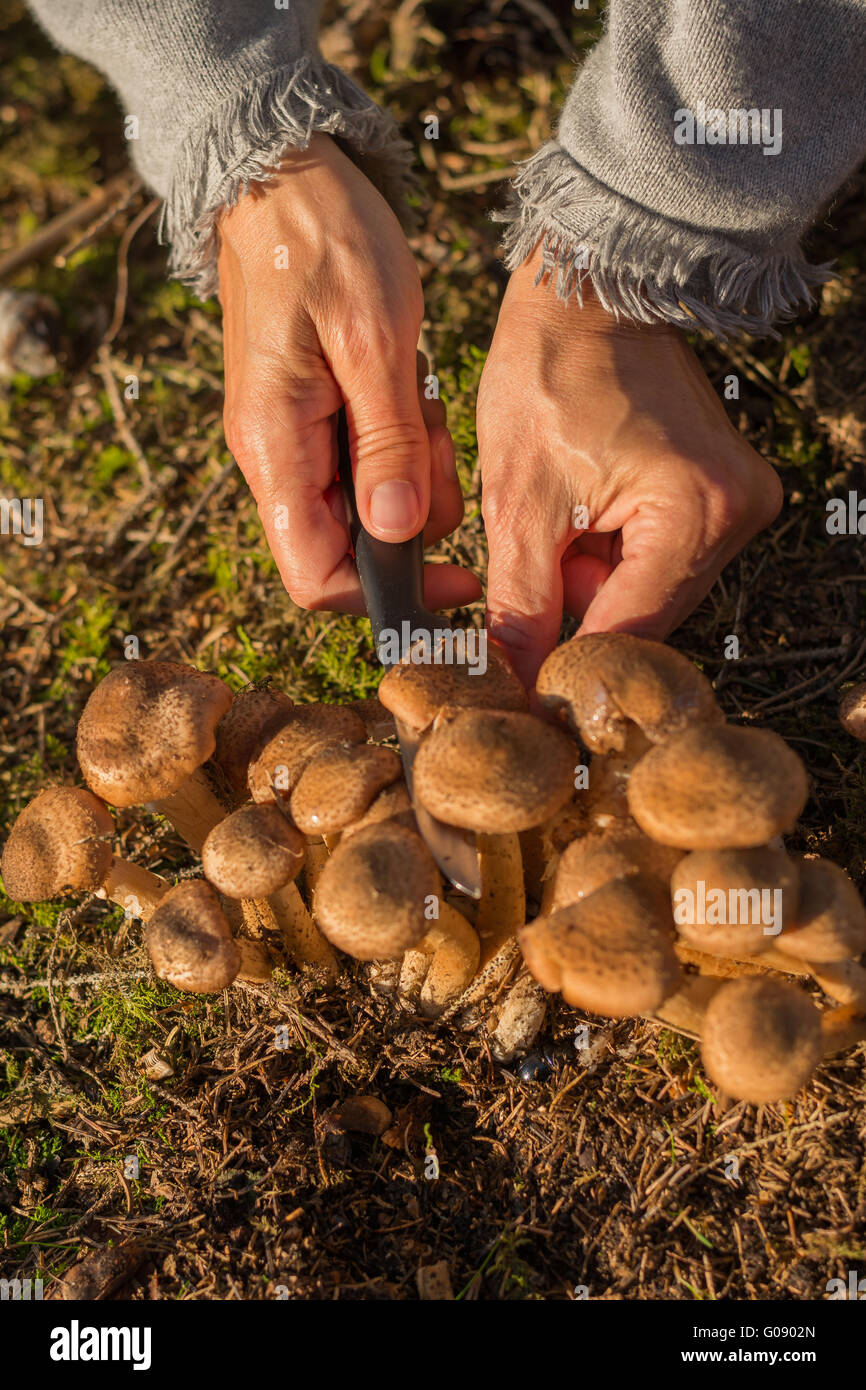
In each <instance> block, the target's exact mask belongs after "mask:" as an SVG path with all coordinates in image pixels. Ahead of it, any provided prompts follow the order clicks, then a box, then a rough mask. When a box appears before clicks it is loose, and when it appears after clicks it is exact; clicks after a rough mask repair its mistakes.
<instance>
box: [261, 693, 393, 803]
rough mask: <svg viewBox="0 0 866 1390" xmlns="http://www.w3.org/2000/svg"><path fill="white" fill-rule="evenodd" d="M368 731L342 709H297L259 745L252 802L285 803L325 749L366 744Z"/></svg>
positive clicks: (299, 707)
mask: <svg viewBox="0 0 866 1390" xmlns="http://www.w3.org/2000/svg"><path fill="white" fill-rule="evenodd" d="M366 737H367V734H366V730H365V728H364V725H363V724H362V722H361V720H360V719H359V718H358V716H357V714H354V713H353V712H352V710H350V709H345V708H343V707H342V706H341V705H319V704H311V705H295V707H294V709H292V710H291V711H289V714H288V717H287V718H286V720H285V721H284V722H283V723H281V724H280V727H279V728H278V729H277V730H276V732H274V733H272V734H271V735H270V737H268V738H266V739H265V740H264V741H263V743H262V744H261V745H260V747H259V750H258V753H257V754H256V756H255V758H254V759H253V761H252V763H251V764H250V770H249V786H250V793H251V795H252V798H253V801H258V802H260V803H266V802H273V801H274V799H276V800H277V801H285V802H286V803H288V801H289V799H290V797H291V795H292V792H293V791H294V789H295V787H296V786H297V784H298V782H299V781H300V778H301V774H302V773H303V771H304V768H305V767H306V766H307V763H309V762H311V761H312V759H313V758H314V757H315V756H316V754H317V753H321V752H322V751H323V750H324V749H325V748H333V747H335V746H338V745H340V744H352V743H364V742H365V741H366Z"/></svg>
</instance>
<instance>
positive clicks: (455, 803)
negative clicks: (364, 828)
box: [413, 707, 575, 965]
mask: <svg viewBox="0 0 866 1390" xmlns="http://www.w3.org/2000/svg"><path fill="white" fill-rule="evenodd" d="M574 762H575V749H574V745H573V744H572V742H571V740H570V739H569V738H567V737H566V735H565V734H563V733H562V732H561V731H560V730H559V729H554V728H551V727H550V725H548V724H544V723H542V722H541V720H539V719H536V718H534V717H533V716H532V715H531V714H521V713H515V712H513V711H503V710H480V709H453V708H450V707H446V708H445V709H443V710H441V711H440V713H439V714H438V715H437V717H436V721H435V723H434V725H433V728H432V730H431V732H430V733H428V735H427V736H426V738H425V739H424V741H423V743H422V744H421V747H420V748H419V750H418V753H417V755H416V757H415V764H414V768H413V774H414V782H415V795H416V797H417V798H418V801H419V802H420V804H421V805H422V806H424V807H425V808H426V810H428V811H429V812H430V813H431V814H432V815H434V816H436V817H438V818H439V820H442V821H445V822H447V824H449V825H456V826H460V827H461V828H462V829H464V830H474V831H475V832H476V833H477V834H478V850H479V854H480V856H481V879H482V897H481V901H480V902H479V905H478V916H477V918H476V923H475V925H476V930H477V931H478V934H479V936H480V938H481V964H482V965H486V964H487V962H488V961H489V960H490V959H492V957H493V956H495V955H496V954H497V953H498V951H499V950H500V948H501V947H502V945H503V944H504V943H505V942H506V941H507V940H508V939H509V938H510V937H511V936H513V935H514V932H515V931H516V930H517V928H518V927H519V926H522V925H523V923H524V921H525V920H526V898H525V890H524V884H523V857H522V854H521V850H520V840H519V838H518V834H519V832H520V831H521V830H528V829H529V828H530V827H531V826H533V825H540V824H541V823H542V822H543V821H545V820H547V819H548V818H549V817H551V816H553V815H554V814H555V812H556V811H558V810H559V808H560V807H561V806H563V805H564V804H565V802H566V801H568V800H569V798H570V797H571V794H572V791H573V790H574Z"/></svg>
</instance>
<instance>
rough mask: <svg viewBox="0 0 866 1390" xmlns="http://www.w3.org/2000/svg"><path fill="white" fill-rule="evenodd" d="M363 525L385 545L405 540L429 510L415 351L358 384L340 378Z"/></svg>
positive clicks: (366, 374) (426, 441)
mask: <svg viewBox="0 0 866 1390" xmlns="http://www.w3.org/2000/svg"><path fill="white" fill-rule="evenodd" d="M340 388H341V390H342V392H343V395H344V397H345V399H346V417H347V420H348V425H349V445H350V448H351V451H352V460H353V463H354V469H355V497H356V499H357V503H358V515H359V516H360V518H361V523H362V525H363V526H364V527H366V529H367V530H368V531H370V532H371V533H372V534H373V535H374V536H378V537H379V538H380V540H383V541H406V540H409V539H410V537H412V536H415V535H417V534H418V532H419V531H420V530H421V528H422V527H423V525H424V523H425V521H426V520H427V515H428V513H429V511H430V443H429V438H428V435H427V427H426V425H425V423H424V417H423V415H422V413H421V406H420V403H419V401H418V385H417V381H416V373H415V355H414V352H412V353H406V354H405V355H404V356H402V357H401V358H400V361H399V364H398V365H396V366H390V365H389V366H388V367H385V369H384V370H382V371H379V372H377V373H376V374H375V375H372V376H371V375H370V373H369V372H364V373H363V374H362V375H361V376H360V377H359V378H358V379H352V378H351V377H350V378H349V379H348V380H347V379H346V375H345V373H343V374H341V379H340Z"/></svg>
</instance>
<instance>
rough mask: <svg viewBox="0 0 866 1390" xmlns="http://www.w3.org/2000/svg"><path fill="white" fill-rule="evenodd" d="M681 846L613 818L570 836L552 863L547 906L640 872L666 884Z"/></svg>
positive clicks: (573, 900)
mask: <svg viewBox="0 0 866 1390" xmlns="http://www.w3.org/2000/svg"><path fill="white" fill-rule="evenodd" d="M681 858H682V850H678V849H670V848H668V846H667V845H660V844H657V843H656V841H655V840H651V839H650V838H649V836H647V835H644V833H643V831H641V830H638V828H637V826H636V825H635V824H634V822H633V821H623V822H615V823H614V824H613V825H611V826H610V827H609V828H608V829H606V830H603V831H595V832H593V833H591V834H589V835H584V836H582V838H581V839H579V840H573V841H572V843H571V844H570V845H568V846H567V847H566V848H565V849H564V850H563V852H562V857H561V858H560V860H559V863H558V864H557V866H556V875H555V878H554V883H553V899H552V902H551V908H557V907H564V906H565V904H566V903H576V902H580V900H581V898H587V897H589V895H590V893H595V892H596V890H597V889H599V888H602V887H603V886H604V885H605V884H606V883H612V882H613V880H614V879H617V878H632V877H634V875H636V874H640V875H641V876H642V877H643V878H645V879H655V880H656V882H658V883H660V884H664V891H665V894H667V885H668V883H669V881H670V876H671V873H672V872H673V870H674V867H675V865H676V864H677V863H678V862H679V860H680V859H681Z"/></svg>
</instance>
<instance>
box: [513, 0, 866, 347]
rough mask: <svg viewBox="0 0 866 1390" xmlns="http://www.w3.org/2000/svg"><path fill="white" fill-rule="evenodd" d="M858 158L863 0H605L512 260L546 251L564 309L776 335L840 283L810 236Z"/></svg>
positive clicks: (865, 102)
mask: <svg viewBox="0 0 866 1390" xmlns="http://www.w3.org/2000/svg"><path fill="white" fill-rule="evenodd" d="M864 155H866V0H611V3H610V7H609V17H608V23H607V28H606V32H605V35H604V37H603V38H602V39H601V40H600V41H599V42H598V44H596V46H595V48H594V49H593V51H592V52H591V54H590V55H589V57H588V58H587V60H586V62H585V63H584V65H583V67H582V68H581V71H580V73H579V75H578V77H577V80H576V81H575V83H574V85H573V86H572V88H571V91H570V92H569V94H568V97H567V100H566V103H565V107H564V109H563V113H562V117H561V120H560V123H559V128H558V131H557V136H556V139H554V140H552V141H550V142H549V143H548V144H546V145H545V146H544V147H543V148H542V149H541V150H539V151H538V153H537V154H535V155H534V156H533V158H532V159H530V160H529V161H528V162H527V163H526V164H524V165H523V166H522V167H521V169H520V170H519V172H518V175H517V178H516V180H515V183H514V186H513V192H512V196H511V201H510V205H509V207H508V208H507V210H506V211H505V212H503V213H500V214H498V218H499V220H501V221H505V222H507V223H508V224H509V225H508V229H507V232H506V238H505V241H506V255H507V262H508V265H509V267H510V268H514V267H515V266H516V265H518V264H519V263H520V262H521V261H523V260H524V259H525V258H526V256H528V255H529V254H530V252H531V251H532V250H533V249H534V248H535V247H536V246H538V245H539V244H540V245H541V247H542V251H543V270H542V272H541V274H544V273H545V272H552V273H553V277H552V278H553V283H554V284H555V286H556V290H557V293H558V294H559V295H560V297H561V298H564V299H568V298H569V297H570V296H571V295H575V296H576V297H577V298H578V300H579V299H580V297H581V292H582V287H583V286H584V285H585V284H586V283H587V281H588V282H589V283H590V284H591V285H592V288H593V289H594V291H595V293H596V294H597V296H598V297H599V299H600V300H601V302H602V303H603V304H604V305H605V306H606V307H607V308H608V309H610V310H611V311H613V312H615V313H617V314H620V315H622V316H624V317H628V318H632V319H637V320H641V321H644V322H650V321H654V320H664V321H667V322H669V323H674V324H678V325H680V326H681V327H684V328H691V329H694V328H698V327H700V328H703V329H706V330H709V331H710V332H712V333H715V334H717V335H719V336H726V335H728V334H731V333H737V332H741V331H748V332H751V333H758V334H760V333H768V332H770V333H772V332H773V328H772V324H773V322H774V320H777V319H784V318H788V317H791V316H792V315H793V314H794V313H796V312H797V310H798V309H799V307H800V306H801V305H802V304H803V303H804V302H808V301H809V299H810V297H811V290H812V288H813V287H814V286H816V285H819V284H821V283H823V282H824V281H825V280H827V279H829V278H830V268H829V267H828V266H816V265H810V264H808V263H807V261H806V259H805V258H804V255H803V253H802V251H801V249H800V239H801V237H802V235H803V233H804V231H805V230H806V229H807V227H808V226H809V224H810V222H812V221H813V220H814V218H815V216H816V214H817V213H818V211H819V209H820V208H821V207H822V205H824V204H825V203H826V202H827V201H828V200H829V199H830V197H831V195H832V194H833V192H834V191H835V190H836V189H837V188H838V187H839V185H840V184H841V183H842V182H843V181H844V180H845V178H846V177H847V176H848V175H849V174H850V173H851V172H852V171H853V170H854V168H855V167H856V165H857V164H858V163H859V161H860V160H861V159H862V158H863V157H864ZM539 278H541V276H539Z"/></svg>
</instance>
